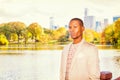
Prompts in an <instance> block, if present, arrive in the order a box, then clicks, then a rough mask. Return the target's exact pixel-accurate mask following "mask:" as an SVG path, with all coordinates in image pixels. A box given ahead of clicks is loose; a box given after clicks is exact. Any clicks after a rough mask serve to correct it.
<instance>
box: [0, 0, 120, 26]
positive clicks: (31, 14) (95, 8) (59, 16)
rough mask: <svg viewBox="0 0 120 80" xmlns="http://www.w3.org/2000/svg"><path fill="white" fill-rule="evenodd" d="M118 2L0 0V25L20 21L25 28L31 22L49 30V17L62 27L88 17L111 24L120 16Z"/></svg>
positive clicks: (93, 0)
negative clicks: (86, 9)
mask: <svg viewBox="0 0 120 80" xmlns="http://www.w3.org/2000/svg"><path fill="white" fill-rule="evenodd" d="M119 3H120V0H0V24H1V23H6V22H11V21H21V22H24V23H25V24H26V25H27V26H28V25H30V24H31V23H33V22H37V23H39V24H40V25H41V26H42V27H45V28H49V26H50V19H49V18H50V17H54V23H55V25H58V26H64V25H67V24H68V23H69V20H70V19H71V18H74V17H78V18H81V19H83V18H84V10H85V8H88V15H92V16H95V18H96V19H97V20H100V21H102V20H103V19H104V18H108V19H109V22H110V23H112V18H113V16H120V5H119Z"/></svg>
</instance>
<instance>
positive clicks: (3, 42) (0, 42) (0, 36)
mask: <svg viewBox="0 0 120 80" xmlns="http://www.w3.org/2000/svg"><path fill="white" fill-rule="evenodd" d="M8 43H9V42H8V40H7V39H6V37H5V36H4V35H3V34H0V45H8Z"/></svg>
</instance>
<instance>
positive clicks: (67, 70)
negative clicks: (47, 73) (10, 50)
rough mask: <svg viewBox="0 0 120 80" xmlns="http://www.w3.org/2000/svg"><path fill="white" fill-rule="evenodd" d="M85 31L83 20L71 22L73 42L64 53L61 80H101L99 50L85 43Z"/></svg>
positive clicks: (70, 28) (70, 29)
mask: <svg viewBox="0 0 120 80" xmlns="http://www.w3.org/2000/svg"><path fill="white" fill-rule="evenodd" d="M83 31H84V24H83V21H82V20H81V19H79V18H73V19H71V20H70V23H69V33H70V35H71V38H72V39H73V42H72V43H70V44H68V45H67V46H66V47H65V48H64V50H63V52H62V57H61V69H60V80H100V70H99V57H98V50H97V48H96V47H95V46H94V45H92V44H90V43H87V42H85V40H84V39H83V36H82V35H83Z"/></svg>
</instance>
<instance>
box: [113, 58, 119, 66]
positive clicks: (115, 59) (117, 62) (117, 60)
mask: <svg viewBox="0 0 120 80" xmlns="http://www.w3.org/2000/svg"><path fill="white" fill-rule="evenodd" d="M113 59H114V61H115V64H117V65H118V66H119V67H120V56H114V58H113Z"/></svg>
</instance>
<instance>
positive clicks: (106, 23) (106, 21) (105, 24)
mask: <svg viewBox="0 0 120 80" xmlns="http://www.w3.org/2000/svg"><path fill="white" fill-rule="evenodd" d="M107 25H108V19H107V18H105V19H104V27H106V26H107Z"/></svg>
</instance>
